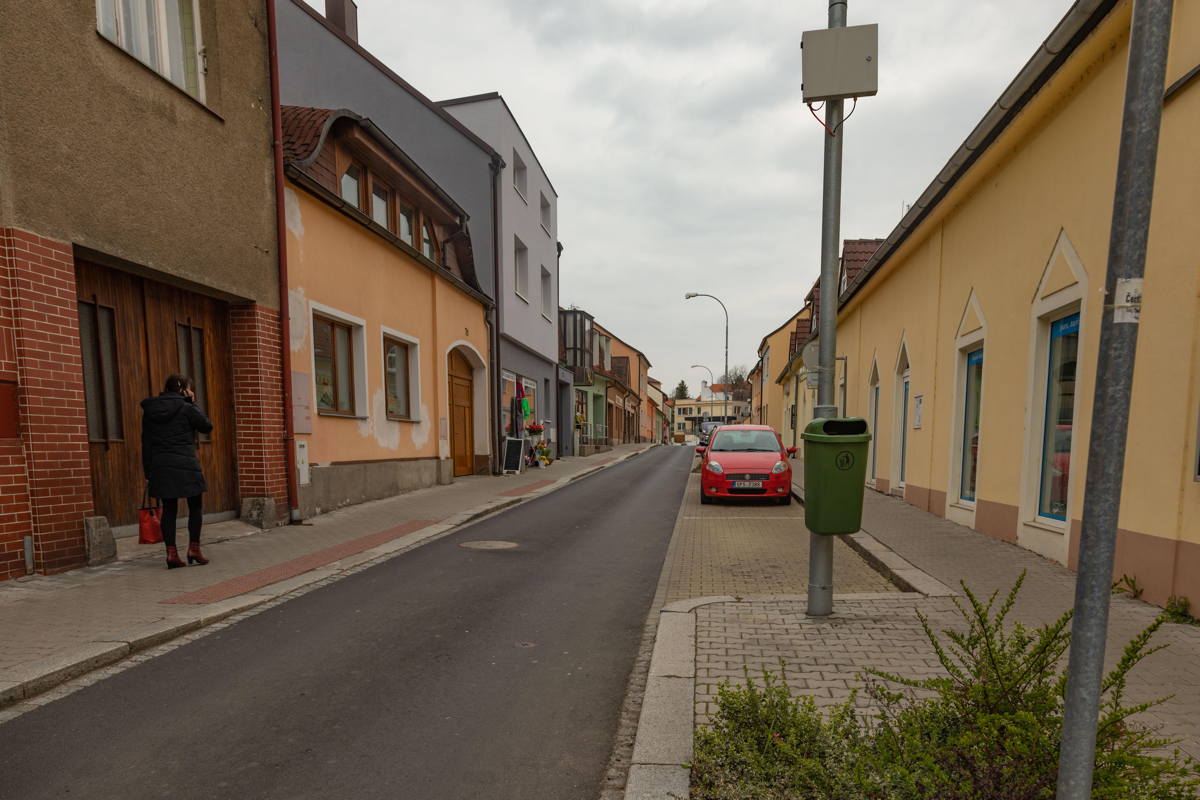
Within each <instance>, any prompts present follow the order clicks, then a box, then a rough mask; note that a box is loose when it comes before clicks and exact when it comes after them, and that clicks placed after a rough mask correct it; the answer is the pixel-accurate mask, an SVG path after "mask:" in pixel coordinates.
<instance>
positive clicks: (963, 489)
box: [958, 347, 983, 502]
mask: <svg viewBox="0 0 1200 800" xmlns="http://www.w3.org/2000/svg"><path fill="white" fill-rule="evenodd" d="M964 355H965V358H966V362H965V365H964V370H963V372H964V374H965V379H964V380H965V385H964V386H963V406H962V410H963V428H962V439H961V441H960V443H959V449H960V450H961V460H960V466H959V479H958V496H959V499H961V500H966V501H968V502H974V501H975V480H976V476H977V474H978V472H979V421H980V416H979V412H980V409H981V408H982V400H983V348H982V347H980V348H977V349H975V350H972V351H971V352H969V353H966V354H964Z"/></svg>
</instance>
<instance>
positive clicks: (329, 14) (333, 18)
mask: <svg viewBox="0 0 1200 800" xmlns="http://www.w3.org/2000/svg"><path fill="white" fill-rule="evenodd" d="M325 19H327V20H329V22H330V23H331V24H332V25H333V26H334V27H335V28H337V29H338V30H340V31H341V32H342V33H344V34H346V35H347V36H349V37H350V38H351V39H353V40H354V41H356V42H357V41H358V6H357V5H355V3H354V0H325Z"/></svg>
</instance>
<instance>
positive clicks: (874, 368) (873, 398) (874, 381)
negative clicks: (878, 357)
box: [867, 364, 879, 480]
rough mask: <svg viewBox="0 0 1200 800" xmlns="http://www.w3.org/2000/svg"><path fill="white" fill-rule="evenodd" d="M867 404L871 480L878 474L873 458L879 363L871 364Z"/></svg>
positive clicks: (877, 415) (877, 404) (877, 414)
mask: <svg viewBox="0 0 1200 800" xmlns="http://www.w3.org/2000/svg"><path fill="white" fill-rule="evenodd" d="M867 404H868V405H869V406H870V408H868V409H867V413H868V414H869V415H870V417H871V441H870V443H869V444H868V445H867V446H868V447H869V448H870V449H871V480H875V478H876V477H877V475H878V470H877V468H876V459H875V450H876V448H875V440H876V439H877V438H879V365H878V364H872V365H871V385H870V394H868V395H867Z"/></svg>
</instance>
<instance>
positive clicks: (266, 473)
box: [229, 305, 288, 521]
mask: <svg viewBox="0 0 1200 800" xmlns="http://www.w3.org/2000/svg"><path fill="white" fill-rule="evenodd" d="M229 317H230V333H231V335H232V339H233V397H234V401H233V405H234V416H235V419H236V424H237V464H238V493H239V494H240V495H241V497H242V498H243V499H245V498H247V497H271V498H274V500H275V510H276V513H277V514H278V516H279V521H284V520H286V518H287V513H288V503H287V463H286V460H285V453H284V448H285V447H286V446H287V444H286V442H285V441H284V430H283V413H284V408H283V374H282V372H283V370H282V365H281V363H280V349H279V348H280V345H281V339H280V320H279V312H278V311H273V310H271V309H269V308H263V307H262V306H257V305H254V306H234V307H233V308H231V309H230V312H229Z"/></svg>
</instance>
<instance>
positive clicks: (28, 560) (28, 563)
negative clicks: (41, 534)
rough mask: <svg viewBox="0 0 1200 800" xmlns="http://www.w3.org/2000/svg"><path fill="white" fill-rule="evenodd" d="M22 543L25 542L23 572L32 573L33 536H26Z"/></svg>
mask: <svg viewBox="0 0 1200 800" xmlns="http://www.w3.org/2000/svg"><path fill="white" fill-rule="evenodd" d="M24 544H25V574H26V575H32V574H33V537H32V536H26V537H25V540H24Z"/></svg>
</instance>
